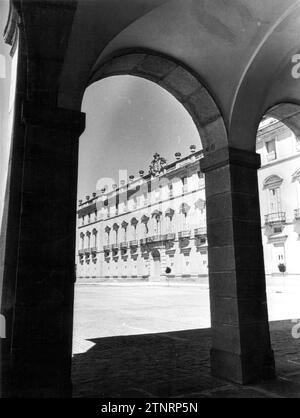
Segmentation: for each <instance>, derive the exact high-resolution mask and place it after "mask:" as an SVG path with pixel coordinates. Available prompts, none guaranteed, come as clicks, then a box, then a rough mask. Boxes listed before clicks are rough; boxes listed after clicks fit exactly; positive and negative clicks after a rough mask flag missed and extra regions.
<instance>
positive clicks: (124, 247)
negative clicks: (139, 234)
mask: <svg viewBox="0 0 300 418" xmlns="http://www.w3.org/2000/svg"><path fill="white" fill-rule="evenodd" d="M120 247H121V248H122V250H124V249H125V250H126V249H127V247H128V245H127V242H121V244H120Z"/></svg>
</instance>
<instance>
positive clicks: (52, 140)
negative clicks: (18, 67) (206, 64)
mask: <svg viewBox="0 0 300 418" xmlns="http://www.w3.org/2000/svg"><path fill="white" fill-rule="evenodd" d="M23 66H24V67H23V69H22V73H21V74H20V77H21V78H22V75H24V70H25V69H26V64H25V62H24V61H23ZM123 73H127V74H133V75H138V76H141V77H145V78H149V79H151V80H152V81H154V82H157V83H158V84H159V85H161V86H162V87H164V88H166V89H167V90H168V91H170V92H171V93H173V94H174V95H175V97H176V98H177V99H178V100H179V101H180V102H181V103H182V104H183V105H184V106H185V107H186V109H187V110H188V111H189V112H190V114H191V116H192V118H193V120H194V122H195V124H196V126H197V128H198V130H199V133H200V136H201V139H202V142H203V147H204V158H203V159H202V161H201V163H200V166H201V169H202V171H203V172H204V173H205V177H206V201H207V233H208V262H209V267H210V272H209V276H210V300H211V318H212V350H211V367H212V373H213V374H214V375H216V376H218V377H220V378H225V379H229V380H233V381H235V382H238V383H249V382H255V381H260V380H262V379H266V378H272V377H274V360H273V354H272V350H271V345H270V337H269V328H268V316H267V306H266V291H265V277H264V265H263V254H262V245H261V235H260V214H259V201H258V190H257V169H258V167H259V165H260V160H259V157H258V156H257V155H256V154H255V153H252V152H249V151H243V150H239V149H235V148H230V147H228V138H227V132H226V128H225V124H224V121H223V118H222V115H221V114H220V112H219V110H218V106H217V105H216V103H215V101H214V99H213V97H212V96H211V94H209V92H208V90H207V89H206V88H205V87H204V85H202V84H201V83H200V81H199V80H198V78H197V77H196V76H195V74H193V73H192V72H189V71H188V70H187V69H186V68H185V67H184V65H180V64H179V63H176V62H174V61H172V60H169V59H167V58H166V57H161V56H159V55H158V54H155V53H147V54H145V53H143V54H142V55H141V54H139V53H138V54H130V55H126V56H124V57H116V58H113V59H112V61H111V62H109V63H107V66H105V67H103V68H102V67H101V68H100V69H99V73H97V75H94V78H93V79H91V80H93V81H96V79H100V78H101V77H104V76H108V75H114V74H123ZM20 83H21V87H20V91H23V89H24V85H26V81H25V80H24V79H23V80H20ZM17 105H18V106H17V108H16V120H15V131H14V139H13V141H14V146H13V149H12V159H11V161H12V164H11V167H10V170H11V181H12V182H13V183H14V189H10V190H9V192H10V193H8V195H7V202H6V204H7V208H9V209H10V210H9V211H8V215H7V217H8V218H7V223H6V225H5V228H6V229H5V235H4V237H5V238H3V241H2V242H3V243H4V247H5V248H4V251H3V254H4V260H3V262H2V266H3V273H2V275H3V286H4V293H3V295H4V305H3V306H2V309H3V314H4V315H5V317H6V318H7V334H8V338H7V339H6V340H4V342H3V344H2V350H3V351H2V353H3V357H2V358H4V360H5V364H6V365H9V366H8V367H7V366H6V368H5V367H4V368H3V369H2V373H3V375H4V376H5V378H4V387H3V390H4V393H5V394H6V396H21V397H22V396H70V393H71V381H70V364H71V338H72V314H73V290H74V279H75V271H74V250H75V207H76V197H77V196H76V176H77V163H78V137H79V135H80V134H81V132H82V130H83V128H84V115H82V114H81V113H79V112H74V111H71V110H65V109H58V108H55V107H53V108H51V109H48V108H47V106H44V107H43V106H38V105H37V103H35V102H33V101H29V102H28V101H27V98H26V96H25V95H24V94H23V96H22V94H20V96H18V103H17ZM37 115H39V116H38V117H37ZM41 138H42V140H41ZM254 140H255V139H254ZM62 157H63V158H62ZM45 184H46V185H47V187H44V185H45ZM21 202H22V204H21ZM66 202H67V203H66ZM12 208H14V211H12V210H11V209H12ZM16 216H17V217H20V223H19V224H18V226H17V227H16V226H15V223H14V221H15V217H16ZM45 220H46V222H45ZM241 231H243V233H242V234H241ZM249 254H251V258H250V257H249ZM152 256H153V255H152ZM253 258H255V259H256V264H255V265H254V266H253V263H252V259H253ZM154 259H156V262H158V260H159V257H157V252H155V253H154ZM36 260H38V263H37V262H36ZM155 265H156V264H155ZM157 265H158V264H157ZM157 268H158V267H157ZM28 278H29V279H28ZM45 330H46V331H45ZM254 334H255V335H257V338H256V339H255V340H254V339H253V338H252V337H253V335H254ZM24 336H26V337H27V339H24ZM33 354H34V355H33ZM28 382H31V386H28Z"/></svg>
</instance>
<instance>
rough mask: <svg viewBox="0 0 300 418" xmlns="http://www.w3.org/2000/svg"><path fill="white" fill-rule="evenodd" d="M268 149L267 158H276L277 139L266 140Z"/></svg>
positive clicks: (271, 159)
mask: <svg viewBox="0 0 300 418" xmlns="http://www.w3.org/2000/svg"><path fill="white" fill-rule="evenodd" d="M266 150H267V160H268V161H273V160H276V158H277V153H276V142H275V139H272V140H271V141H268V142H266Z"/></svg>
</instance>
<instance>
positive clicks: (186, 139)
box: [78, 76, 201, 199]
mask: <svg viewBox="0 0 300 418" xmlns="http://www.w3.org/2000/svg"><path fill="white" fill-rule="evenodd" d="M82 111H83V112H85V113H86V130H85V132H84V133H83V134H82V136H81V138H80V142H79V148H80V153H79V177H78V198H79V199H81V198H84V197H85V196H86V195H87V194H88V195H90V194H91V193H92V192H94V191H96V188H97V187H96V185H97V181H98V180H99V179H101V178H112V179H113V180H114V181H113V182H112V184H113V183H116V184H119V170H127V172H128V176H129V175H134V176H138V175H139V174H138V172H139V170H144V171H145V173H148V169H149V164H150V162H151V160H152V157H153V154H154V153H155V152H158V153H159V154H160V155H161V156H163V157H165V158H166V159H167V162H172V161H174V160H175V157H174V154H175V152H177V151H179V152H181V153H182V156H186V155H188V154H189V152H190V151H189V147H190V145H192V144H193V145H196V147H197V149H201V142H200V138H199V134H198V131H197V129H196V126H195V124H194V122H193V121H192V118H191V117H190V115H189V113H188V112H187V111H186V110H185V108H184V107H183V106H182V105H181V104H180V103H179V102H178V100H177V99H175V98H174V97H173V96H172V95H171V94H170V93H168V92H167V91H166V90H164V89H163V88H162V87H160V86H158V85H157V84H155V83H153V82H151V81H148V80H145V79H142V78H139V77H134V76H114V77H109V78H106V79H104V80H101V81H98V82H97V83H94V84H92V85H91V86H90V87H89V88H88V89H87V90H86V92H85V95H84V98H83V103H82ZM122 178H123V176H122Z"/></svg>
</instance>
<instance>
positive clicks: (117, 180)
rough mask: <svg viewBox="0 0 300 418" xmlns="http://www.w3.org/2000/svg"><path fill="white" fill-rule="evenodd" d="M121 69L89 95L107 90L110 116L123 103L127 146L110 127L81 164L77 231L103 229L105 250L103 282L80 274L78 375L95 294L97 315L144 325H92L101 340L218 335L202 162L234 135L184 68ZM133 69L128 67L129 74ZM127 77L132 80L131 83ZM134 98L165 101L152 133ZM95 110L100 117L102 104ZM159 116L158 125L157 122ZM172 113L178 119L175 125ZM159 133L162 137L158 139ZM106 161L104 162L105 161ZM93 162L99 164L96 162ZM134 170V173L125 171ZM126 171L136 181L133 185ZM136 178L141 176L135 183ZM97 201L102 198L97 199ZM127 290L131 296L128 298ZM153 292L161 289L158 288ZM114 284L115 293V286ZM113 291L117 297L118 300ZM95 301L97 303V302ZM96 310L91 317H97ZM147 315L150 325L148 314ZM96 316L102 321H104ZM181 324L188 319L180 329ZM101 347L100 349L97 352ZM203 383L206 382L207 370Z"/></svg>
mask: <svg viewBox="0 0 300 418" xmlns="http://www.w3.org/2000/svg"><path fill="white" fill-rule="evenodd" d="M135 59H136V57H135ZM153 60H154V61H155V65H154V63H153V62H152V61H153ZM120 62H121V61H120V58H117V59H115V60H112V62H110V63H109V64H108V66H105V67H104V68H102V69H101V70H100V72H99V73H98V75H97V78H98V79H100V81H99V82H95V84H93V85H91V87H90V88H89V89H90V90H89V91H92V93H95V91H96V89H97V83H98V85H99V86H101V85H102V91H101V93H100V91H99V92H98V94H99V97H100V98H102V101H103V102H104V105H103V104H102V108H101V110H102V111H103V112H104V113H105V107H109V106H111V103H110V101H113V102H114V103H113V105H114V106H115V109H114V110H113V111H112V109H111V111H112V116H111V118H112V119H113V118H114V123H115V125H116V124H117V125H120V126H119V129H118V132H119V135H120V136H121V137H122V138H121V139H122V140H121V141H119V138H118V137H117V136H118V134H116V133H114V134H110V133H109V132H108V130H107V127H106V126H104V128H103V126H102V131H101V130H100V132H101V134H100V133H99V134H97V138H96V141H94V140H92V141H91V142H92V145H91V147H92V148H93V149H92V152H90V157H89V158H88V157H87V156H84V157H83V155H81V157H80V158H82V159H83V158H86V160H85V162H83V160H82V161H80V164H81V166H82V168H83V169H82V170H81V173H83V171H85V173H84V175H83V177H82V179H80V178H79V195H78V197H79V198H80V197H82V195H87V198H86V199H85V200H84V199H83V200H80V203H79V208H78V214H79V222H78V231H79V230H86V229H90V226H89V222H93V224H94V225H95V228H96V229H97V228H98V229H99V231H98V234H97V236H98V245H99V248H98V249H97V267H98V272H96V271H95V270H94V267H95V265H94V264H91V263H90V264H85V265H84V266H80V265H79V266H78V267H77V280H78V282H79V284H80V285H79V286H78V288H77V290H76V295H77V296H76V298H75V327H74V335H75V338H74V347H75V351H74V353H75V355H74V365H75V370H78V368H80V362H81V361H82V360H81V359H82V358H83V357H84V353H85V352H86V351H87V350H88V351H91V350H90V348H91V345H90V342H89V339H90V338H89V335H88V333H87V331H86V329H87V328H88V326H86V327H85V329H84V330H83V328H84V319H83V318H84V312H83V310H84V304H85V302H84V299H85V298H86V297H87V295H88V294H90V298H89V299H90V300H91V301H92V300H95V302H96V304H98V305H99V303H100V304H102V305H103V304H104V305H105V304H106V303H109V300H111V301H113V302H112V303H115V304H116V305H115V307H114V309H115V311H116V312H118V310H120V309H123V310H130V309H133V307H135V309H136V315H134V314H132V313H131V314H130V315H128V316H126V320H121V318H120V319H119V320H117V322H118V324H117V323H114V324H110V326H108V323H106V320H105V319H104V323H103V321H102V325H101V327H102V329H101V331H100V329H99V324H96V321H95V320H94V319H93V320H92V322H93V325H92V326H95V328H94V331H93V332H94V334H95V335H94V337H107V338H108V337H112V336H119V337H120V336H121V335H123V336H124V335H127V336H129V335H132V336H138V335H143V334H145V335H148V334H155V335H156V334H157V333H162V332H164V333H165V332H175V333H176V332H177V331H183V330H192V329H196V328H197V329H199V330H201V328H202V329H203V330H204V329H206V328H209V327H210V307H209V293H208V255H207V252H208V250H207V230H206V213H205V183H204V175H203V173H202V172H201V170H200V164H199V161H200V159H201V158H202V157H203V155H204V154H208V153H210V152H213V151H215V150H216V149H217V148H220V147H222V145H224V144H225V142H226V130H225V127H224V124H223V120H222V117H221V115H220V113H219V111H218V109H217V106H216V105H215V103H214V101H213V99H212V98H211V96H210V95H209V93H208V92H207V90H206V89H205V88H204V87H203V86H202V85H201V84H200V82H199V81H198V80H197V79H196V78H195V77H194V76H193V75H192V74H191V73H189V72H187V71H186V70H185V69H184V68H183V67H180V66H178V64H174V63H172V62H169V61H166V60H165V59H163V58H159V59H157V57H151V56H148V57H147V56H145V55H141V56H140V57H139V59H138V63H137V65H136V67H135V68H132V69H131V71H128V68H126V66H125V68H124V70H123V71H122V70H121V69H120V68H121V65H120ZM126 63H127V60H126V59H125V60H124V64H125V65H126ZM158 63H160V65H158ZM166 63H167V64H168V65H167V66H166ZM155 71H157V74H155ZM116 73H117V74H118V76H117V77H116V76H115V74H116ZM128 73H129V74H130V75H129V76H128V75H125V74H128ZM122 74H124V75H122ZM135 76H139V77H138V78H137V77H135ZM103 78H105V80H103ZM122 80H123V85H122ZM153 81H155V84H154V83H153ZM114 83H115V84H116V85H119V89H120V90H119V91H118V92H116V90H114V87H113V84H114ZM118 83H119V84H118ZM128 86H129V87H128ZM161 87H163V89H162V88H161ZM128 89H129V90H128ZM147 89H148V90H147ZM131 90H133V92H134V94H135V97H136V96H137V97H138V98H140V97H142V98H143V101H142V103H144V106H145V97H146V98H147V99H148V101H149V98H151V95H152V96H156V102H155V101H153V97H152V98H151V100H150V105H149V103H148V104H147V100H146V105H147V106H146V111H147V112H148V114H149V115H147V112H146V111H144V114H141V112H140V109H139V110H136V108H135V112H138V117H139V118H141V116H142V118H143V119H147V118H148V119H147V124H148V126H147V125H146V126H147V128H146V129H147V130H148V132H146V133H145V132H142V131H141V129H140V125H142V126H143V127H145V123H144V122H145V121H144V120H142V122H143V123H142V124H141V123H140V122H141V120H139V121H137V120H136V119H135V122H133V125H130V124H128V121H126V118H125V117H124V113H125V112H126V111H125V110H124V107H126V106H127V107H130V106H132V105H133V104H132V97H130V94H128V93H130V92H131ZM153 92H155V94H154V93H153ZM158 92H159V94H158ZM169 92H171V93H172V94H170V93H169ZM174 96H175V97H174ZM94 98H95V96H94ZM122 100H123V101H124V103H123V104H122ZM157 100H158V101H157ZM140 101H141V99H140ZM98 105H99V104H98ZM93 106H94V108H95V107H96V105H95V103H93ZM141 106H142V105H141V104H140V107H141ZM199 106H202V108H203V109H202V112H199ZM168 107H169V110H168ZM184 108H185V109H184ZM116 109H117V110H116ZM83 110H84V111H85V112H86V114H87V130H86V132H85V134H84V135H85V136H87V135H90V134H88V133H87V132H88V130H89V122H90V119H89V118H90V117H91V119H92V120H91V123H92V124H93V123H94V124H95V125H96V122H97V117H96V116H95V113H94V114H93V116H90V112H89V109H87V108H83ZM187 110H188V112H187ZM155 112H157V113H158V115H157V113H156V115H155ZM159 112H160V113H161V115H159ZM171 112H173V113H174V115H173V116H172V115H171V114H170V113H171ZM129 113H130V112H129ZM106 115H107V114H106ZM183 115H184V117H183ZM135 116H136V115H135ZM105 117H107V116H104V118H105ZM131 117H133V116H132V114H131ZM151 118H152V120H151ZM110 123H112V122H110ZM151 123H152V126H151ZM102 124H103V120H102ZM115 125H114V128H115ZM153 125H154V126H153ZM155 125H156V126H155ZM111 128H112V125H111ZM126 129H127V130H128V131H129V133H127V132H126ZM153 129H154V134H153V133H152V134H151V130H153ZM105 130H106V131H105ZM112 130H114V129H112ZM136 130H137V131H138V133H136V132H135V131H136ZM159 130H160V132H158V131H159ZM94 132H95V131H94ZM103 132H104V133H103ZM199 134H200V135H199ZM151 135H152V137H151ZM222 135H224V137H223V136H222ZM103 136H106V137H107V138H108V139H107V140H106V141H105V140H104V141H102V144H101V147H102V148H100V147H99V145H96V142H97V141H98V142H99V141H100V142H101V140H102V139H103V138H102V137H103ZM147 136H148V138H147ZM155 136H159V138H155ZM200 137H201V141H202V143H203V145H204V149H203V148H202V146H201V141H200ZM202 137H203V138H204V140H202ZM132 138H134V140H132ZM221 138H222V140H221ZM86 139H87V140H89V141H90V140H91V138H90V137H84V136H83V137H82V138H81V141H83V140H86ZM114 143H115V144H114ZM155 147H159V148H155ZM101 153H102V154H105V157H104V158H102V159H101ZM94 155H98V157H97V158H96V159H94V157H93V156H94ZM107 155H108V156H109V157H107ZM152 156H153V157H152ZM125 162H126V163H127V164H124V163H125ZM95 164H98V167H100V168H101V169H102V171H101V174H100V175H99V172H97V176H96V177H95V176H94V179H95V180H97V181H94V184H95V190H91V189H90V188H89V189H88V190H86V189H84V187H86V184H87V182H86V180H85V179H84V176H86V173H87V171H93V169H94V170H95ZM109 165H110V166H111V167H109ZM147 165H148V166H149V169H148V168H147ZM93 167H94V168H93ZM103 167H104V168H103ZM125 170H127V173H125V175H124V172H125ZM129 170H130V171H129ZM132 172H133V173H135V175H133V174H131V173H132ZM90 177H91V176H90ZM90 187H91V186H90ZM80 191H81V192H80ZM90 192H93V193H95V195H91V193H90ZM91 196H92V197H91ZM88 208H90V209H88ZM95 210H96V211H97V221H95V220H94V218H92V219H91V218H89V217H87V218H86V223H84V224H83V223H82V221H81V219H82V217H86V216H87V214H88V212H91V211H93V213H94V212H95ZM95 222H96V223H95ZM94 225H93V226H94ZM102 231H103V232H102ZM116 234H117V235H116ZM102 236H103V239H104V241H102ZM116 237H118V239H117V238H116ZM80 267H82V268H80ZM94 271H95V272H96V273H95V274H94V273H93V272H94ZM91 272H92V273H91ZM99 272H100V273H99ZM94 276H96V277H94ZM143 282H147V284H148V286H147V287H144V288H143V289H142V287H141V285H140V284H141V283H143ZM90 283H97V284H100V286H101V287H100V286H99V289H97V290H96V287H90V288H88V287H87V288H86V291H84V286H85V285H87V286H88V285H89V284H90ZM118 283H119V284H121V285H122V286H123V287H122V288H121V289H122V291H120V287H115V288H114V287H113V286H112V284H118ZM128 283H129V284H130V288H126V284H128ZM151 283H152V284H153V283H154V284H156V286H151ZM191 283H194V284H195V285H196V286H197V287H196V291H195V290H194V287H192V286H190V284H191ZM107 284H108V285H109V286H106V285H107ZM135 284H138V287H136V288H135V287H134V285H135ZM149 285H150V286H149ZM158 285H159V286H158ZM105 286H106V287H107V289H108V290H109V292H110V296H109V294H108V293H107V298H106V301H103V299H105V291H106V290H105ZM113 289H115V292H114V294H111V292H112V290H113ZM127 289H130V291H131V292H132V289H134V292H138V294H137V295H135V296H136V297H135V298H134V299H132V300H130V298H128V295H127V305H126V303H125V302H126V291H127ZM136 289H138V291H137V290H136ZM96 293H97V295H98V301H97V298H95V294H96ZM101 294H102V296H101ZM103 294H104V296H103ZM120 299H122V301H121V302H120ZM199 301H200V302H199ZM151 302H152V304H153V306H152V307H151ZM92 305H93V304H91V306H90V310H92V309H93V308H92ZM145 306H147V316H146V317H145V313H143V310H144V309H145V308H144V307H145ZM188 311H189V312H188ZM133 313H134V311H133ZM81 314H82V317H81V318H80V315H81ZM118 315H120V314H117V315H116V318H118ZM138 315H140V318H139V317H138ZM97 316H98V317H102V319H103V315H102V314H101V312H100V311H99V312H98V314H97ZM179 317H181V318H182V319H181V320H179ZM150 318H151V323H150V322H149V319H150ZM185 318H186V319H185ZM187 318H189V319H187ZM90 319H91V318H90V317H89V320H90ZM138 319H139V321H138V322H139V325H138V326H137V324H136V321H137V320H138ZM95 324H96V325H95ZM92 326H91V327H92ZM90 337H92V335H90ZM140 338H141V337H140ZM93 340H95V338H93ZM141 340H142V339H141ZM95 341H96V340H95ZM94 344H95V345H96V346H97V342H95V343H94ZM76 347H77V349H76ZM140 355H141V353H139V356H140ZM80 356H81V357H80ZM87 356H89V354H87ZM171 364H172V361H171V363H170V364H169V365H168V367H173V365H172V366H171ZM184 367H185V366H184V365H183V368H184ZM196 373H200V370H199V371H197V372H196ZM75 374H76V371H75ZM75 387H76V385H75ZM75 390H76V389H75ZM75 396H76V393H75Z"/></svg>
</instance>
